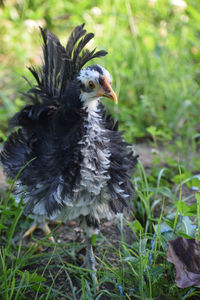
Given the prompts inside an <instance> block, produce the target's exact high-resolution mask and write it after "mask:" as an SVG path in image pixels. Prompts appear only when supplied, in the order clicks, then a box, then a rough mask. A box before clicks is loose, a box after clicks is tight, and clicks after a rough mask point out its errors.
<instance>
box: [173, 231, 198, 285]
mask: <svg viewBox="0 0 200 300" xmlns="http://www.w3.org/2000/svg"><path fill="white" fill-rule="evenodd" d="M167 260H168V261H169V262H171V263H173V264H174V265H175V268H176V280H175V282H176V284H177V286H178V287H180V288H186V287H189V286H192V285H195V286H198V287H200V242H198V241H196V240H195V239H185V238H183V237H179V238H177V239H175V240H171V241H169V242H168V252H167Z"/></svg>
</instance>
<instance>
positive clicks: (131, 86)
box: [0, 0, 200, 169]
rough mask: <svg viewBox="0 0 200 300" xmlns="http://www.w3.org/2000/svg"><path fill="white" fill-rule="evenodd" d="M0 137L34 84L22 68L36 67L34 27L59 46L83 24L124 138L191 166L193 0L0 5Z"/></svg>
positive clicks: (195, 80) (199, 47)
mask: <svg viewBox="0 0 200 300" xmlns="http://www.w3.org/2000/svg"><path fill="white" fill-rule="evenodd" d="M0 3H1V6H0V19H1V21H0V135H1V139H2V140H4V139H5V136H6V132H7V124H8V119H9V118H10V117H11V116H12V115H13V113H14V112H15V111H16V110H18V109H19V108H20V107H21V106H23V105H24V100H25V99H23V97H22V96H21V95H20V91H26V90H27V89H28V85H27V83H26V82H25V81H24V80H23V78H22V77H21V76H22V75H24V76H26V77H28V79H29V80H30V81H32V82H33V79H32V78H31V75H30V74H29V73H28V70H27V68H26V66H30V65H40V63H41V47H40V46H41V38H40V34H39V28H38V27H39V26H43V27H45V28H49V29H50V30H51V31H52V32H54V33H55V34H57V35H58V36H59V38H60V39H61V41H62V42H63V43H64V44H65V43H66V41H67V37H68V36H69V33H70V32H71V30H72V29H73V28H74V26H76V25H78V24H81V23H83V22H84V23H86V29H87V30H88V31H92V32H94V33H95V39H94V41H93V44H90V46H91V47H97V48H98V49H106V50H107V51H108V52H109V55H107V56H106V57H105V58H101V59H99V60H98V61H96V62H98V63H99V64H102V65H103V66H105V67H106V68H107V69H108V70H109V71H110V73H111V74H112V76H113V82H114V83H113V86H114V89H115V91H116V92H117V94H118V96H119V105H118V107H113V106H112V105H110V104H109V103H108V102H107V101H106V100H104V103H105V104H106V105H109V108H110V109H111V110H113V113H114V115H115V117H116V118H117V119H120V121H121V122H120V124H121V125H120V126H121V129H124V130H126V133H125V138H126V139H127V140H129V141H133V140H134V141H135V142H137V143H138V142H139V143H141V142H144V141H145V142H146V141H147V142H149V141H150V142H152V141H153V143H156V145H157V144H159V143H162V145H164V146H165V147H166V148H169V149H170V151H171V152H172V153H174V154H176V155H177V154H178V153H179V152H180V153H181V155H182V154H183V157H184V161H185V162H187V161H188V160H189V159H190V166H191V167H192V168H193V169H199V167H200V160H199V159H198V158H195V161H194V162H193V160H192V158H191V153H195V152H196V150H197V148H198V143H199V133H200V126H199V109H200V102H199V93H200V91H199V84H200V71H199V66H200V41H199V38H200V28H199V23H200V13H199V12H200V1H199V0H190V1H189V0H188V1H183V0H162V1H161V0H160V1H159V0H157V1H156V0H132V1H130V0H113V1H111V0H102V1H89V0H75V1H66V0H59V1H55V0H49V1H42V0H34V1H33V0H29V1H21V0H18V1H16V0H9V1H3V0H1V2H0Z"/></svg>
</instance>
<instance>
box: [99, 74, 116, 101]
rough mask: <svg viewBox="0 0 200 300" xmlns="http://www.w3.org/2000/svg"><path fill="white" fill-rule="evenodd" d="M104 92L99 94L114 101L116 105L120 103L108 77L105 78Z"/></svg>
mask: <svg viewBox="0 0 200 300" xmlns="http://www.w3.org/2000/svg"><path fill="white" fill-rule="evenodd" d="M103 88H104V92H103V93H101V94H99V96H103V97H106V98H110V99H112V100H113V101H114V102H115V103H116V104H117V103H118V99H117V95H116V94H115V92H114V91H113V89H112V87H111V85H110V84H109V82H108V80H107V78H106V76H104V87H103Z"/></svg>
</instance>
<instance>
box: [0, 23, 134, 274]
mask: <svg viewBox="0 0 200 300" xmlns="http://www.w3.org/2000/svg"><path fill="white" fill-rule="evenodd" d="M41 34H42V38H43V65H42V67H41V68H38V69H36V68H34V67H31V68H29V70H30V71H31V73H32V74H33V76H34V78H35V80H36V84H35V85H34V86H32V85H31V84H30V83H29V84H30V85H31V87H30V89H29V91H28V92H27V93H25V96H26V97H27V98H28V99H29V100H31V101H32V104H29V105H26V106H25V107H24V108H23V109H22V110H21V111H20V112H18V113H17V114H16V115H15V116H14V117H13V119H12V120H11V124H12V125H13V126H14V127H17V129H15V131H13V133H11V135H10V136H9V137H8V139H7V141H6V142H5V144H4V148H3V151H2V152H1V154H0V160H1V163H2V165H3V168H4V171H5V172H6V174H7V176H8V177H9V178H11V179H14V178H15V177H16V175H17V174H18V173H19V172H21V173H20V175H19V177H18V179H17V181H16V188H15V196H16V201H19V200H20V198H21V197H22V195H23V202H24V203H25V204H26V209H25V212H26V213H27V214H29V213H32V214H34V215H35V216H36V217H35V222H34V224H33V226H32V228H31V229H30V230H29V231H28V232H27V233H26V235H28V234H30V233H31V232H32V231H33V230H34V229H35V228H36V226H37V225H38V226H40V227H42V228H43V229H44V231H45V233H46V234H49V232H50V230H49V228H48V225H47V224H46V222H45V220H46V219H47V218H50V219H54V218H57V217H58V216H60V215H61V216H62V217H63V218H64V219H67V220H71V219H75V218H76V219H77V220H78V221H79V224H80V226H81V227H82V228H83V230H84V232H85V234H86V237H87V241H88V246H87V265H88V267H89V268H90V269H92V270H95V259H94V254H93V249H92V245H91V236H92V235H93V234H97V232H98V226H99V222H100V220H101V219H111V218H113V217H114V216H115V215H116V214H117V213H120V212H122V211H123V208H124V207H128V206H129V204H130V202H131V199H132V196H133V186H132V183H131V175H132V173H133V169H134V166H135V164H136V162H137V156H135V154H134V152H133V149H132V147H131V145H129V144H128V143H126V142H125V141H124V140H123V138H122V132H119V131H118V126H117V123H115V122H114V121H113V119H112V117H111V116H110V115H107V114H106V110H105V107H104V106H103V105H102V104H101V97H107V98H110V99H112V100H114V102H115V103H117V96H116V94H115V93H114V91H113V89H112V87H111V85H112V77H111V75H110V74H109V72H108V71H107V70H106V69H105V68H103V67H101V66H100V65H92V66H88V67H86V68H84V69H82V67H83V66H84V65H85V64H86V63H87V62H88V61H90V60H91V59H93V58H96V57H101V56H104V55H106V54H107V52H106V51H98V52H96V51H95V49H94V50H92V51H89V50H84V49H83V48H84V47H85V45H86V44H87V43H88V42H89V41H90V40H91V39H92V38H93V36H94V34H92V33H89V34H87V33H86V30H84V24H82V25H80V26H77V27H76V28H75V29H74V31H73V32H72V34H71V36H70V38H69V40H68V43H67V45H66V47H63V46H62V45H61V43H60V42H59V40H58V38H57V37H56V36H55V35H54V34H52V33H50V32H49V31H48V30H43V29H41Z"/></svg>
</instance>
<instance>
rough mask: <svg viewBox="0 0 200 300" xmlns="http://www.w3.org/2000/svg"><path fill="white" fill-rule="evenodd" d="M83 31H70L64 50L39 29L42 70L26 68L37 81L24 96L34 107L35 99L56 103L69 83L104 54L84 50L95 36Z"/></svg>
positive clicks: (103, 52) (56, 41)
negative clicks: (91, 62)
mask: <svg viewBox="0 0 200 300" xmlns="http://www.w3.org/2000/svg"><path fill="white" fill-rule="evenodd" d="M83 28H84V24H82V25H80V26H77V27H76V28H75V29H74V30H73V31H72V33H71V35H70V37H69V40H68V42H67V45H66V48H64V47H63V46H62V45H61V43H60V41H59V39H58V38H57V37H56V35H54V34H53V33H51V32H50V31H48V30H45V29H42V28H40V31H41V35H42V40H43V66H42V68H39V69H36V68H35V67H29V68H28V69H29V71H30V72H31V73H32V75H33V76H34V78H35V80H36V86H34V87H32V86H31V88H30V90H29V91H28V93H27V94H26V95H27V96H28V98H30V99H32V101H33V103H34V104H35V103H38V97H39V98H40V99H41V101H42V102H43V103H45V102H46V100H48V102H49V101H52V102H53V101H55V100H58V101H59V100H60V99H61V98H62V95H63V94H64V93H65V91H66V89H67V87H68V85H69V83H70V82H71V81H72V80H73V79H74V78H75V76H76V75H77V74H78V73H79V72H80V70H81V68H82V67H83V66H84V65H85V64H86V63H87V62H88V61H90V60H91V59H93V58H96V57H101V56H104V55H106V54H107V52H106V51H104V50H101V51H97V52H96V49H93V50H92V51H89V50H84V47H85V46H86V45H87V44H88V42H89V41H90V40H91V39H92V38H93V37H94V34H93V33H88V34H87V33H86V30H85V29H83ZM78 41H79V43H78ZM77 43H78V45H77ZM30 94H32V95H31V96H30ZM36 98H37V99H36Z"/></svg>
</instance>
